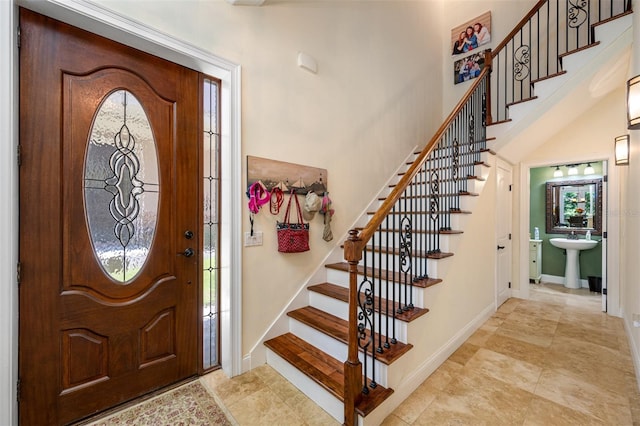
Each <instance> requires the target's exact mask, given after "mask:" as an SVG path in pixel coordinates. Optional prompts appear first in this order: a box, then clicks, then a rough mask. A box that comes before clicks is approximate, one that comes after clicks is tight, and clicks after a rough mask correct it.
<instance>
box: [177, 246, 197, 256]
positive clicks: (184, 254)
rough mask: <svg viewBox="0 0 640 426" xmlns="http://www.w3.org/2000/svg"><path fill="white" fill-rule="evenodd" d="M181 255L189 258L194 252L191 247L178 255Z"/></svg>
mask: <svg viewBox="0 0 640 426" xmlns="http://www.w3.org/2000/svg"><path fill="white" fill-rule="evenodd" d="M178 254H181V255H183V256H184V257H191V256H193V255H194V254H195V251H193V249H192V248H191V247H188V248H186V249H185V250H184V251H183V252H182V253H178Z"/></svg>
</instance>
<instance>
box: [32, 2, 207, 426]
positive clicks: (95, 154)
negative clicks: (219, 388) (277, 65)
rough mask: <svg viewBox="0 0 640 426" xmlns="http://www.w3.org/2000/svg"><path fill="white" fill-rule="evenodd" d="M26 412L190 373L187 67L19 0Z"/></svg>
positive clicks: (192, 151)
mask: <svg viewBox="0 0 640 426" xmlns="http://www.w3.org/2000/svg"><path fill="white" fill-rule="evenodd" d="M20 26H21V47H20V144H21V149H20V152H21V167H20V264H21V277H20V339H19V340H20V352H19V363H20V367H19V369H20V372H19V374H20V387H21V389H20V403H19V405H20V420H21V423H22V424H25V425H37V424H38V425H44V424H47V425H49V424H66V423H69V422H72V421H75V420H78V419H81V418H84V417H87V416H90V415H92V414H95V413H97V412H99V411H102V410H104V409H106V408H109V407H113V406H115V405H117V404H119V403H122V402H125V401H128V400H131V399H133V398H135V397H137V396H140V395H143V394H145V393H148V392H150V391H153V390H155V389H158V388H161V387H163V386H166V385H169V384H172V383H175V382H177V381H179V380H181V379H184V378H186V377H189V376H192V375H194V374H196V373H197V366H198V349H197V348H198V325H197V324H198V309H197V298H198V266H197V258H198V256H197V252H198V250H197V248H198V247H197V241H198V238H197V237H198V236H197V235H195V234H196V233H197V232H198V230H199V222H198V204H197V203H198V199H199V197H198V182H199V181H198V170H199V168H198V164H199V160H198V141H199V127H198V126H199V124H198V123H199V121H198V113H199V112H198V111H199V101H198V87H199V75H198V73H197V72H195V71H192V70H189V69H186V68H184V67H181V66H178V65H176V64H173V63H170V62H167V61H164V60H161V59H159V58H156V57H153V56H151V55H148V54H145V53H143V52H140V51H137V50H134V49H131V48H128V47H126V46H123V45H120V44H118V43H115V42H112V41H109V40H106V39H104V38H101V37H99V36H96V35H94V34H91V33H88V32H85V31H82V30H80V29H77V28H74V27H71V26H68V25H66V24H63V23H60V22H58V21H55V20H53V19H50V18H47V17H44V16H42V15H38V14H35V13H33V12H30V11H27V10H21V15H20Z"/></svg>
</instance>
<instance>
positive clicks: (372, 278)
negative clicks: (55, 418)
mask: <svg viewBox="0 0 640 426" xmlns="http://www.w3.org/2000/svg"><path fill="white" fill-rule="evenodd" d="M573 3H579V7H578V6H575V7H576V9H575V10H574V9H572V7H573ZM614 3H620V8H619V9H616V8H614ZM549 4H550V2H548V1H546V0H543V1H540V2H538V3H537V4H536V6H535V7H534V8H533V9H532V11H531V12H530V13H529V14H528V15H527V16H525V18H523V20H522V21H521V22H520V23H519V24H518V25H517V26H516V28H514V30H513V31H512V32H511V33H510V34H509V36H508V37H507V38H506V39H505V41H504V42H502V43H501V44H500V45H498V47H497V48H496V50H495V51H494V52H486V60H485V63H486V65H487V66H485V69H483V71H482V73H481V74H480V76H479V77H478V78H477V79H475V80H474V81H473V83H472V85H471V87H470V89H469V91H468V92H467V94H466V95H465V97H464V98H463V99H462V100H461V101H460V102H459V103H458V105H457V106H456V107H455V108H454V110H453V112H452V113H451V114H450V115H449V116H448V117H447V119H446V120H445V121H444V123H443V124H442V126H441V127H440V128H439V129H438V131H437V132H436V134H435V135H434V137H433V138H432V139H431V140H430V141H429V142H428V143H427V145H426V146H425V148H424V149H423V150H421V151H418V152H415V153H413V154H412V155H410V157H409V158H408V160H407V162H406V164H403V165H402V166H401V167H400V169H399V170H398V173H397V176H395V177H394V178H392V180H391V182H390V184H389V186H388V187H387V188H384V189H383V190H382V191H381V194H380V196H379V197H378V198H377V199H376V200H374V202H372V206H371V209H370V211H369V212H367V214H366V215H365V216H363V217H362V218H361V219H360V220H359V221H358V222H357V223H360V224H362V226H361V227H356V228H354V229H353V230H352V231H350V235H349V238H348V239H347V241H345V243H344V245H343V246H342V247H339V248H336V250H337V251H338V250H339V251H341V252H343V253H344V259H345V261H343V262H331V263H328V264H326V265H325V271H326V279H325V280H324V282H316V283H312V284H311V285H308V286H307V288H306V292H307V297H308V305H307V306H303V307H300V308H297V309H292V310H291V311H289V312H288V313H287V316H288V324H289V330H288V332H286V333H284V334H281V335H279V336H277V337H275V338H272V339H269V340H267V341H265V342H264V345H265V346H266V348H267V355H266V356H267V362H268V363H269V364H270V365H271V366H273V367H274V368H275V369H276V370H277V371H279V372H280V373H281V374H282V375H283V376H284V377H286V378H287V379H288V380H289V381H291V382H292V383H293V384H294V385H295V386H296V387H297V388H299V389H301V390H302V391H303V392H304V393H305V394H307V396H309V397H310V398H311V399H313V400H314V401H315V402H316V403H317V404H318V405H320V406H321V407H322V408H323V409H324V410H325V411H327V412H328V413H329V414H331V415H332V416H333V417H334V418H335V419H336V420H337V421H338V422H340V423H343V422H344V424H347V425H351V424H355V423H358V424H379V423H380V422H382V420H384V418H385V417H386V416H387V415H388V414H389V412H390V411H391V410H392V409H393V408H395V406H397V405H398V404H399V403H400V402H401V401H402V398H404V397H406V395H408V393H410V392H411V391H413V390H414V389H415V386H417V384H419V383H420V382H421V381H422V380H424V377H423V376H428V374H430V372H431V371H433V368H432V369H431V370H429V368H431V367H425V365H424V362H425V361H424V359H425V358H429V359H431V360H432V361H433V360H438V359H440V360H441V361H440V362H442V360H444V359H446V356H447V355H448V354H450V353H451V352H453V351H454V350H455V343H456V341H454V340H452V341H451V342H449V343H448V344H447V345H446V346H447V347H441V348H438V349H437V350H435V351H434V350H433V348H427V346H428V345H426V344H425V343H424V340H425V339H424V337H423V336H422V335H423V333H424V330H428V329H429V327H433V324H431V323H430V322H429V316H430V314H429V308H431V309H445V310H446V309H447V306H446V305H443V304H442V303H439V304H436V305H431V301H432V300H434V298H436V297H437V294H438V290H437V289H438V287H441V286H446V285H447V283H446V282H445V281H443V279H442V278H443V277H447V276H448V275H450V272H451V271H452V270H454V269H455V268H464V267H467V265H464V264H459V263H456V260H455V259H456V258H455V256H454V251H455V250H456V247H457V246H458V244H460V241H461V239H463V238H465V236H464V232H465V230H466V228H465V225H466V223H467V220H468V219H467V218H468V217H469V216H470V215H471V214H472V212H473V210H474V205H475V203H476V202H477V201H478V200H479V199H481V198H482V196H483V189H484V187H485V183H486V182H487V179H488V178H489V177H490V176H492V175H491V170H492V168H491V166H492V165H493V164H494V163H495V160H494V155H495V151H497V150H500V151H499V152H500V154H501V155H503V151H504V152H506V153H509V149H513V148H509V141H510V140H512V139H514V138H516V136H517V134H518V132H521V129H523V128H524V127H525V126H526V125H527V123H529V125H531V123H532V122H534V121H535V120H536V119H537V117H539V116H540V114H541V112H540V109H541V108H549V104H548V103H549V102H552V101H554V97H555V98H558V97H560V99H561V98H562V96H567V94H566V90H567V88H568V87H569V86H571V85H572V84H575V85H578V84H579V82H580V78H581V77H580V74H584V72H576V70H581V69H583V68H584V67H585V66H587V67H592V68H596V65H595V64H596V63H600V64H601V63H603V62H606V60H607V59H606V58H613V57H615V55H616V54H619V52H620V51H621V49H623V48H624V45H625V43H630V40H628V39H627V38H628V37H629V35H628V33H629V31H628V29H629V28H630V25H631V23H630V18H629V13H630V3H629V2H626V1H624V2H621V1H620V2H611V1H610V0H591V1H590V2H588V1H579V2H577V1H574V0H569V1H567V7H566V9H565V12H564V13H560V12H558V15H557V16H556V17H555V19H550V20H549V22H548V25H551V22H552V21H553V22H554V23H553V25H556V26H557V27H556V28H555V29H554V28H551V29H549V28H547V29H544V30H543V32H542V36H541V37H538V41H535V40H534V39H535V37H532V36H531V31H530V29H528V28H530V26H532V25H533V24H532V22H535V24H536V25H539V24H540V21H541V16H548V15H549V13H550V11H549V9H548V8H549ZM551 4H554V5H555V3H551ZM602 4H605V6H606V7H604V8H603V7H602ZM570 5H571V7H570ZM596 6H598V7H599V8H598V9H594V8H596ZM554 7H555V6H554ZM545 8H547V9H545ZM604 9H606V10H605V11H604V12H603V10H604ZM558 10H560V8H559V7H558ZM585 10H586V11H587V12H586V13H587V17H586V18H585V20H584V21H583V23H585V22H586V23H587V27H586V30H585V29H584V27H582V28H580V26H579V25H578V26H576V27H572V26H571V25H575V22H576V21H575V19H574V17H575V16H582V14H584V11H585ZM594 10H597V13H596V12H594ZM561 15H562V16H561ZM582 17H584V16H582ZM614 18H615V20H616V21H618V23H617V29H614V30H612V29H611V28H607V26H606V25H604V24H606V23H607V22H610V21H612V20H613V19H614ZM562 19H564V21H562ZM625 20H628V22H626V21H625ZM555 21H558V22H560V21H562V22H560V24H562V23H564V22H570V23H571V22H573V23H574V24H570V25H567V26H566V28H570V29H569V30H566V33H567V34H569V33H570V34H571V37H573V34H574V32H573V30H574V29H576V28H577V30H576V32H575V34H576V36H575V44H572V43H573V42H569V37H568V36H567V37H566V40H567V41H566V43H565V46H562V47H561V46H560V42H558V43H557V47H556V48H554V49H550V48H548V47H547V49H546V51H547V52H546V54H545V55H546V56H547V57H548V58H552V59H546V60H545V61H547V63H545V64H544V65H543V67H542V68H546V70H547V72H542V73H541V72H540V66H539V64H538V65H537V67H538V69H537V71H536V72H533V71H530V72H528V75H527V76H526V78H520V77H521V76H522V74H520V75H518V76H516V74H517V73H516V72H515V71H514V73H513V74H511V75H509V78H508V79H507V80H508V81H507V82H504V81H501V80H500V77H498V76H496V74H497V72H496V71H498V70H499V69H500V67H501V66H502V65H501V64H505V63H506V64H509V65H510V66H514V65H515V64H519V65H518V67H519V66H520V65H522V64H523V63H526V64H527V65H529V66H531V65H533V63H532V62H531V58H533V57H535V58H536V61H540V57H542V56H543V55H542V54H540V53H539V52H533V53H529V56H528V57H527V58H525V59H526V61H525V62H523V58H522V57H521V58H515V57H513V56H511V57H509V56H504V51H509V50H510V51H512V52H516V51H517V50H519V49H518V48H516V47H513V46H510V44H511V43H517V42H518V38H519V39H520V40H519V41H520V42H521V43H522V42H523V41H526V43H529V44H528V45H527V49H529V50H530V49H531V48H533V45H535V44H538V45H539V44H540V41H539V39H540V38H541V39H545V40H547V41H548V39H549V37H551V34H552V33H553V34H555V35H559V34H563V31H564V30H562V31H561V28H564V27H562V25H560V24H559V23H558V22H555ZM578 30H579V31H586V35H584V34H583V33H582V32H579V31H578ZM538 31H540V30H538ZM523 32H524V33H523ZM523 34H527V35H526V36H523ZM563 37H564V35H563ZM596 37H600V38H596ZM525 38H526V40H524V39H525ZM538 50H539V49H538ZM550 50H553V52H551V53H549V51H550ZM530 51H531V50H530ZM576 55H577V56H578V57H577V58H576ZM550 63H551V65H550ZM553 64H556V65H553ZM565 66H566V67H567V68H573V71H572V70H565V69H564V67H565ZM554 67H556V68H554ZM513 69H514V70H515V69H516V67H513ZM517 69H520V70H521V68H517ZM533 69H534V68H533V67H531V70H533ZM492 71H493V72H492ZM596 71H597V69H595V70H593V72H596ZM589 72H592V71H591V70H590V71H589ZM500 73H501V74H502V77H501V78H502V79H504V78H505V77H504V75H505V74H507V73H504V72H500ZM571 74H577V75H578V77H576V78H575V81H572V80H565V79H568V78H569V75H571ZM509 79H511V80H510V81H509ZM553 80H557V81H558V82H553ZM554 86H555V87H554ZM534 87H535V93H534V92H533V88H534ZM556 101H557V99H556ZM490 125H491V126H490ZM488 127H491V128H492V130H491V133H490V135H489V136H488V134H487V128H488ZM487 143H491V144H492V148H491V149H490V148H488V146H487ZM507 158H509V156H508V155H507ZM330 257H331V256H330ZM333 258H335V256H333ZM495 308H496V307H495V306H494V307H493V309H495ZM472 331H473V330H471V331H468V333H467V334H470V333H471V332H472ZM418 342H420V343H418ZM434 353H435V355H434ZM436 367H437V365H436ZM394 390H395V391H396V392H399V393H400V396H401V398H400V397H398V398H394V396H393V394H394Z"/></svg>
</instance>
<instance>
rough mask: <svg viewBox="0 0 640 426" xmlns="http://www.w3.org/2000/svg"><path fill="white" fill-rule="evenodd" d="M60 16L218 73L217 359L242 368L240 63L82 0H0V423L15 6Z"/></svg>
mask: <svg viewBox="0 0 640 426" xmlns="http://www.w3.org/2000/svg"><path fill="white" fill-rule="evenodd" d="M19 6H22V7H26V8H28V9H31V10H33V11H35V12H38V13H41V14H43V15H46V16H50V17H52V18H55V19H58V20H60V21H62V22H65V23H68V24H70V25H74V26H76V27H78V28H82V29H85V30H87V31H90V32H93V33H96V34H98V35H101V36H104V37H107V38H109V39H112V40H115V41H118V42H121V43H123V44H126V45H128V46H131V47H134V48H137V49H140V50H144V51H146V52H149V53H152V54H154V55H156V56H158V57H161V58H163V59H167V60H170V61H173V62H175V63H178V64H180V65H184V66H187V67H189V68H192V69H195V70H196V71H199V72H202V73H203V74H207V75H210V76H212V77H216V78H219V79H220V80H221V99H220V107H221V111H222V112H221V118H222V123H221V129H222V135H221V137H222V142H223V143H222V146H223V149H222V152H221V161H222V162H223V163H224V164H226V165H228V167H226V168H223V169H222V191H221V200H220V201H221V205H222V209H221V212H220V213H221V224H222V229H221V231H222V233H221V235H220V239H221V247H220V250H221V251H220V258H221V259H220V260H221V283H220V284H221V286H220V291H221V295H220V299H221V300H220V302H221V307H222V310H221V312H220V327H221V329H220V333H221V353H220V362H221V365H222V368H223V370H224V371H225V373H226V374H227V375H228V376H236V375H238V374H241V373H242V372H243V371H244V370H245V368H243V359H242V246H241V244H240V243H241V241H242V238H241V237H242V229H241V227H242V224H241V221H238V220H234V219H233V218H237V217H240V216H241V214H240V213H241V212H242V195H243V193H244V191H243V190H242V188H241V187H242V185H241V182H242V178H241V169H242V161H241V139H240V129H241V122H240V120H241V115H240V106H241V105H240V99H241V96H240V95H241V82H240V77H241V68H240V66H239V65H238V64H235V63H233V62H230V61H227V60H225V59H223V58H219V57H217V56H215V55H213V54H211V53H210V52H207V51H205V50H202V49H200V48H198V47H196V46H194V45H191V44H189V43H185V42H183V41H181V40H178V39H176V38H173V37H171V36H169V35H166V34H164V33H160V32H158V31H156V30H154V29H153V28H151V27H149V26H146V25H145V24H143V23H140V22H136V21H133V20H131V19H128V18H127V17H125V16H123V15H120V14H117V13H115V12H112V11H110V10H108V9H105V8H103V7H101V6H99V5H96V4H91V3H85V2H82V1H80V0H75V1H59V0H42V1H31V0H11V1H8V2H2V1H0V12H2V13H0V24H1V25H0V36H1V37H0V57H2V58H8V59H9V60H8V61H2V64H0V88H1V89H3V93H8V94H9V96H3V97H2V99H1V100H0V112H1V113H0V124H2V125H1V126H0V136H1V138H0V139H1V140H4V141H11V143H5V144H0V165H2V167H0V182H1V183H0V189H2V190H3V192H2V193H3V194H5V196H6V197H7V198H9V200H10V202H8V203H5V205H4V207H3V208H2V209H0V231H2V232H3V235H6V236H8V237H9V238H8V241H10V242H9V243H8V244H7V245H5V246H2V249H1V250H0V253H1V254H3V255H2V256H0V274H2V275H1V276H2V277H3V278H4V279H3V280H2V283H4V284H3V285H2V286H0V288H1V290H0V292H1V293H0V295H2V296H3V297H0V304H1V305H0V307H1V308H2V309H0V320H1V321H0V322H1V323H2V324H3V325H2V328H0V340H2V341H4V342H7V343H8V344H6V345H2V346H3V347H4V348H5V349H3V350H2V351H6V354H4V355H5V356H4V357H2V358H3V359H6V360H8V361H7V364H8V365H7V366H6V369H4V368H5V367H4V366H3V370H2V372H1V373H0V374H1V376H0V424H17V421H18V409H17V403H16V400H17V391H16V383H17V379H18V365H17V363H18V361H17V360H18V320H17V318H18V285H17V278H16V267H15V265H16V264H17V261H18V235H19V229H18V218H19V216H18V167H17V164H16V158H17V146H18V130H17V129H18V100H19V99H18V94H17V92H18V83H19V75H18V48H17V41H16V40H17V36H16V31H15V28H16V27H17V23H18V18H17V16H18V7H19Z"/></svg>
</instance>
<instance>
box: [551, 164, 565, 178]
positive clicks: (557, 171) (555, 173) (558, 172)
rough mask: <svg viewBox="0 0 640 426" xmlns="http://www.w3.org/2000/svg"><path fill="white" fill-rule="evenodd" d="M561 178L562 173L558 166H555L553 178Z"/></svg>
mask: <svg viewBox="0 0 640 426" xmlns="http://www.w3.org/2000/svg"><path fill="white" fill-rule="evenodd" d="M562 176H563V173H562V170H560V166H556V169H555V170H554V172H553V177H554V178H556V177H562Z"/></svg>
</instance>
